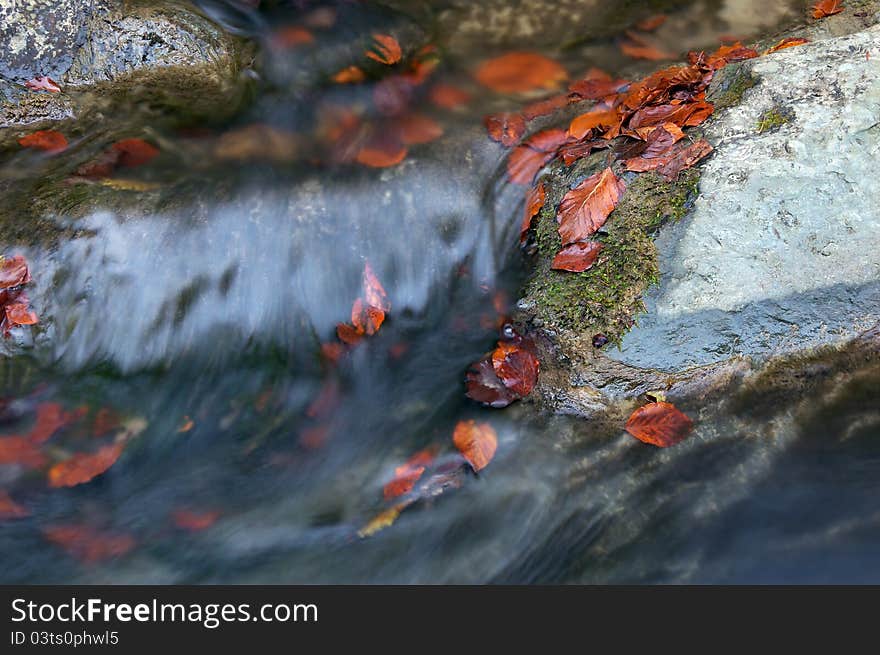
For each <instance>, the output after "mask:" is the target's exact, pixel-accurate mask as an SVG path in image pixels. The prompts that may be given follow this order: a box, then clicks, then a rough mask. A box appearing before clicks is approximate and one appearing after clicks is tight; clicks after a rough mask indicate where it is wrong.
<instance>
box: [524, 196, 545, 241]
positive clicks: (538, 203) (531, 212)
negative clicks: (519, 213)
mask: <svg viewBox="0 0 880 655" xmlns="http://www.w3.org/2000/svg"><path fill="white" fill-rule="evenodd" d="M546 197H547V194H546V192H545V190H544V183H543V182H541V183H539V184H537V185H535V186H533V187H532V188H531V190H530V191H529V192H528V194H526V206H525V211H524V212H523V219H522V225H521V226H520V228H519V239H520V241H525V238H526V234H527V233H528V231H529V228H531V227H532V219H533V218H534V217H535V214H537V213H538V212H539V211H541V207H543V206H544V200H545V199H546Z"/></svg>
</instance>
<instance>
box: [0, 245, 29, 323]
mask: <svg viewBox="0 0 880 655" xmlns="http://www.w3.org/2000/svg"><path fill="white" fill-rule="evenodd" d="M30 281H31V275H30V271H29V270H28V265H27V261H26V260H25V258H24V257H22V256H21V255H15V256H14V257H10V258H4V257H2V256H0V332H2V333H3V336H4V337H9V336H10V335H11V334H12V329H13V328H15V327H19V326H23V325H34V324H35V323H37V322H38V319H37V315H36V314H35V313H34V312H33V311H31V310H30V308H29V306H30V300H29V299H28V296H27V294H26V293H25V292H24V290H23V289H22V287H23V286H24V285H25V284H27V283H28V282H30Z"/></svg>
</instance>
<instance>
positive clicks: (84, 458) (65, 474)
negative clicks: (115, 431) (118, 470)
mask: <svg viewBox="0 0 880 655" xmlns="http://www.w3.org/2000/svg"><path fill="white" fill-rule="evenodd" d="M122 449H123V444H122V443H115V444H111V445H109V446H103V447H102V448H99V449H98V450H97V451H95V452H94V453H80V454H77V455H74V456H73V457H70V458H69V459H66V460H64V461H63V462H59V463H58V464H55V466H53V467H52V468H50V469H49V486H50V487H75V486H76V485H78V484H84V483H86V482H89V481H90V480H92V479H94V478H96V477H98V476H99V475H101V474H102V473H105V472H106V471H107V470H108V469H109V468H110V467H111V466H113V465H114V464H115V463H116V460H117V459H119V456H120V455H121V454H122Z"/></svg>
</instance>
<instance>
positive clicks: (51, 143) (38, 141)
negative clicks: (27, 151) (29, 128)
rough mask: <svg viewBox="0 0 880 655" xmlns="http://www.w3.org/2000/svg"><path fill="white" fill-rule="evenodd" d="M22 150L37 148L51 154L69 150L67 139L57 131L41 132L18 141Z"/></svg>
mask: <svg viewBox="0 0 880 655" xmlns="http://www.w3.org/2000/svg"><path fill="white" fill-rule="evenodd" d="M18 144H19V145H20V146H21V147H22V148H35V149H37V150H43V151H45V152H48V153H50V154H55V153H58V152H64V151H65V150H67V145H68V144H67V139H66V138H65V136H64V135H63V134H61V132H56V131H55V130H39V131H37V132H33V133H32V134H28V135H27V136H23V137H21V138H20V139H19V140H18Z"/></svg>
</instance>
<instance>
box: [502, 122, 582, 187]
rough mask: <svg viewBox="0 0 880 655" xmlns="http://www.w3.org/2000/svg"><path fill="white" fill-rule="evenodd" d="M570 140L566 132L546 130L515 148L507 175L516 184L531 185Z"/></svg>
mask: <svg viewBox="0 0 880 655" xmlns="http://www.w3.org/2000/svg"><path fill="white" fill-rule="evenodd" d="M568 140H569V137H568V135H567V134H566V132H565V130H556V129H554V130H544V131H542V132H538V133H537V134H535V135H534V136H531V137H529V138H528V139H526V141H525V142H524V143H523V144H522V145H520V146H518V147H517V148H515V149H514V150H513V152H511V153H510V157H508V159H507V174H508V175H509V177H510V180H511V181H512V182H514V183H515V184H531V183H532V180H534V179H535V175H536V174H537V173H538V171H539V170H541V168H542V167H543V166H544V164H546V163H547V162H548V161H550V160H551V159H553V157H554V156H555V155H556V151H557V150H558V149H559V147H560V146H561V145H562V144H563V143H565V142H567V141H568Z"/></svg>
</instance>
